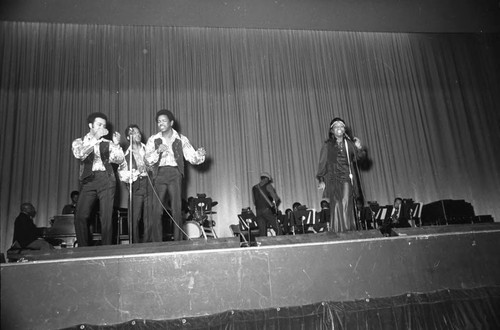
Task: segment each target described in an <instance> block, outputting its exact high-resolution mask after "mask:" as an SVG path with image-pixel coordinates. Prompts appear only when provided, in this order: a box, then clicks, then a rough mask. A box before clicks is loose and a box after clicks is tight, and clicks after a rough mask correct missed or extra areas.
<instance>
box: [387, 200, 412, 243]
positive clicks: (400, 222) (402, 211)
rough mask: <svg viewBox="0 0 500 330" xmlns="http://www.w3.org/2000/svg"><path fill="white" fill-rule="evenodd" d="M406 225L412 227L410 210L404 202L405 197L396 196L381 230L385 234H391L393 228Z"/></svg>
mask: <svg viewBox="0 0 500 330" xmlns="http://www.w3.org/2000/svg"><path fill="white" fill-rule="evenodd" d="M404 227H410V224H409V222H408V210H407V209H406V207H405V205H404V203H403V199H402V198H401V197H396V198H395V199H394V204H393V206H392V208H389V209H388V210H387V216H386V219H385V220H384V222H383V225H382V227H381V228H380V231H381V232H382V234H383V235H384V236H390V235H391V230H392V228H404Z"/></svg>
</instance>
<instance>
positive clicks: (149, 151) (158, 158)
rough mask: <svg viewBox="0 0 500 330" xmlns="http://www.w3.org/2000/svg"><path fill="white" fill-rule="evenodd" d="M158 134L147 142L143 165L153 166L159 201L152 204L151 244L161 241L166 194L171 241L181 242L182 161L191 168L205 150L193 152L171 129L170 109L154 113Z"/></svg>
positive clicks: (199, 159)
mask: <svg viewBox="0 0 500 330" xmlns="http://www.w3.org/2000/svg"><path fill="white" fill-rule="evenodd" d="M155 119H156V124H157V125H158V129H159V132H158V133H157V134H155V135H152V136H151V137H150V138H149V139H148V142H147V143H146V157H145V158H146V164H147V165H148V166H152V169H153V181H154V189H155V190H156V192H157V194H158V198H159V199H160V200H158V198H154V197H152V199H153V202H152V207H153V210H152V217H151V219H150V221H151V223H152V228H153V232H152V241H153V242H161V241H162V223H161V217H162V214H163V206H162V204H163V205H165V203H164V201H165V197H166V195H167V192H168V196H169V199H170V205H171V209H172V217H173V221H174V240H176V241H179V240H182V235H181V231H180V229H181V227H182V204H181V192H182V178H183V176H184V159H186V160H187V161H188V162H190V163H191V164H193V165H199V164H201V163H203V162H204V161H205V149H203V148H199V149H198V150H195V149H194V148H193V146H192V145H191V143H189V140H188V138H187V137H185V136H184V135H182V134H179V133H177V131H176V130H175V129H174V128H173V125H174V115H173V114H172V112H170V111H169V110H160V111H158V112H157V114H156V118H155Z"/></svg>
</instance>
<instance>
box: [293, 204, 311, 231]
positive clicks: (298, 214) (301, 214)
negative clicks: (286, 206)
mask: <svg viewBox="0 0 500 330" xmlns="http://www.w3.org/2000/svg"><path fill="white" fill-rule="evenodd" d="M315 214H316V212H315V211H314V210H312V209H308V208H307V206H305V205H301V206H299V207H298V208H297V210H295V211H292V219H291V222H292V223H291V225H292V226H293V227H292V228H295V227H297V226H298V225H300V227H301V228H302V234H305V232H306V229H305V227H306V225H314V223H315V220H316V217H315ZM293 231H294V233H295V229H293Z"/></svg>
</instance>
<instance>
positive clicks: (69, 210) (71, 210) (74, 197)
mask: <svg viewBox="0 0 500 330" xmlns="http://www.w3.org/2000/svg"><path fill="white" fill-rule="evenodd" d="M78 196H80V192H79V191H77V190H73V191H72V192H71V194H70V197H71V204H67V205H64V207H63V210H62V214H75V210H76V203H77V202H78Z"/></svg>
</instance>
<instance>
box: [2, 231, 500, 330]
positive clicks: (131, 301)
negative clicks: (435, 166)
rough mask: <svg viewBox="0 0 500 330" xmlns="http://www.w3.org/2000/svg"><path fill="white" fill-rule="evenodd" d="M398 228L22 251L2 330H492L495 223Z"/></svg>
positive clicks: (10, 270) (8, 285)
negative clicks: (391, 233) (393, 231)
mask: <svg viewBox="0 0 500 330" xmlns="http://www.w3.org/2000/svg"><path fill="white" fill-rule="evenodd" d="M397 231H398V234H399V236H397V237H387V238H386V237H381V235H380V234H379V233H378V232H376V231H364V232H352V233H346V234H341V235H335V234H330V233H326V234H310V235H297V236H281V237H268V238H261V239H258V243H259V244H260V246H258V247H251V248H240V247H239V240H238V238H224V239H217V240H208V241H205V240H194V241H187V242H177V243H175V242H171V243H159V244H141V245H137V246H134V245H130V246H110V247H94V248H80V249H66V250H57V251H56V252H53V253H51V254H41V253H40V254H33V255H32V256H28V259H30V258H31V260H33V261H30V262H26V263H12V264H2V266H1V285H2V287H1V325H2V329H28V328H29V329H58V328H65V327H73V328H75V329H77V328H85V329H97V328H99V329H104V328H108V327H105V326H104V325H108V326H109V328H127V329H129V328H130V329H146V328H149V329H153V328H155V329H165V328H166V329H168V328H170V329H173V328H175V329H181V328H182V329H193V328H196V329H205V328H206V329H333V328H337V327H341V328H347V329H350V328H366V329H390V328H412V329H426V328H447V327H448V326H451V327H452V328H453V327H455V328H497V327H500V315H499V314H500V312H499V311H500V258H498V251H500V225H499V224H496V223H495V224H478V225H462V226H439V227H422V228H414V229H406V230H397ZM35 259H36V260H35ZM83 325H84V327H81V326H83Z"/></svg>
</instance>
